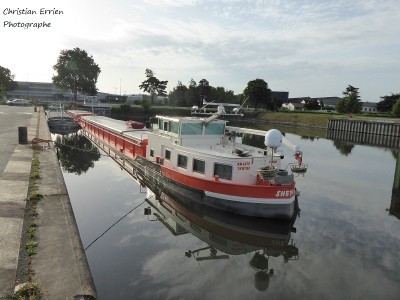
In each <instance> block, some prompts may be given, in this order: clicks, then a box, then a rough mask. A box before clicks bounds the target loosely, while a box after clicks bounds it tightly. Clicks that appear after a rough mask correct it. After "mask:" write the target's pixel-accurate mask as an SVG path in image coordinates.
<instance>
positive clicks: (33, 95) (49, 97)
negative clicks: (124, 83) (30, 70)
mask: <svg viewBox="0 0 400 300" xmlns="http://www.w3.org/2000/svg"><path fill="white" fill-rule="evenodd" d="M17 84H18V87H17V88H16V89H15V90H13V91H9V92H7V94H6V98H7V99H14V98H23V99H29V100H37V101H71V100H72V92H71V90H66V91H62V90H61V89H59V88H57V87H56V86H55V85H54V84H53V83H51V82H29V81H17ZM93 98H95V99H93ZM126 98H127V96H126V95H115V94H108V93H101V92H98V93H97V95H96V96H86V95H83V94H80V93H78V95H77V99H76V100H77V101H80V102H88V103H91V102H92V100H93V102H104V101H106V102H125V101H126Z"/></svg>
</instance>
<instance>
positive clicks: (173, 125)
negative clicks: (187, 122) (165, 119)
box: [169, 122, 179, 134]
mask: <svg viewBox="0 0 400 300" xmlns="http://www.w3.org/2000/svg"><path fill="white" fill-rule="evenodd" d="M169 130H170V131H171V132H172V133H176V134H179V123H178V122H170V123H169Z"/></svg>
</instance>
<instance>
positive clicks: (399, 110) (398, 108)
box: [392, 100, 400, 118]
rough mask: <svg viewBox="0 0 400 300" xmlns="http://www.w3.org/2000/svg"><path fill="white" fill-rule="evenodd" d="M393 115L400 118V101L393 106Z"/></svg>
mask: <svg viewBox="0 0 400 300" xmlns="http://www.w3.org/2000/svg"><path fill="white" fill-rule="evenodd" d="M392 113H393V115H394V116H395V117H396V118H400V100H397V101H396V103H395V104H394V105H393V108H392Z"/></svg>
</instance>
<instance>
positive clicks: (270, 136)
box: [264, 129, 282, 148]
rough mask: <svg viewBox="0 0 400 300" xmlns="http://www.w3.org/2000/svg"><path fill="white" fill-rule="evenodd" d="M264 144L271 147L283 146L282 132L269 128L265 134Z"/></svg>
mask: <svg viewBox="0 0 400 300" xmlns="http://www.w3.org/2000/svg"><path fill="white" fill-rule="evenodd" d="M264 144H265V146H267V147H270V148H279V147H280V146H282V133H281V132H280V131H279V130H277V129H271V130H268V131H267V133H266V134H265V140H264Z"/></svg>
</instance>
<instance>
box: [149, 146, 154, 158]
mask: <svg viewBox="0 0 400 300" xmlns="http://www.w3.org/2000/svg"><path fill="white" fill-rule="evenodd" d="M150 156H151V157H154V149H151V148H150Z"/></svg>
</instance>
